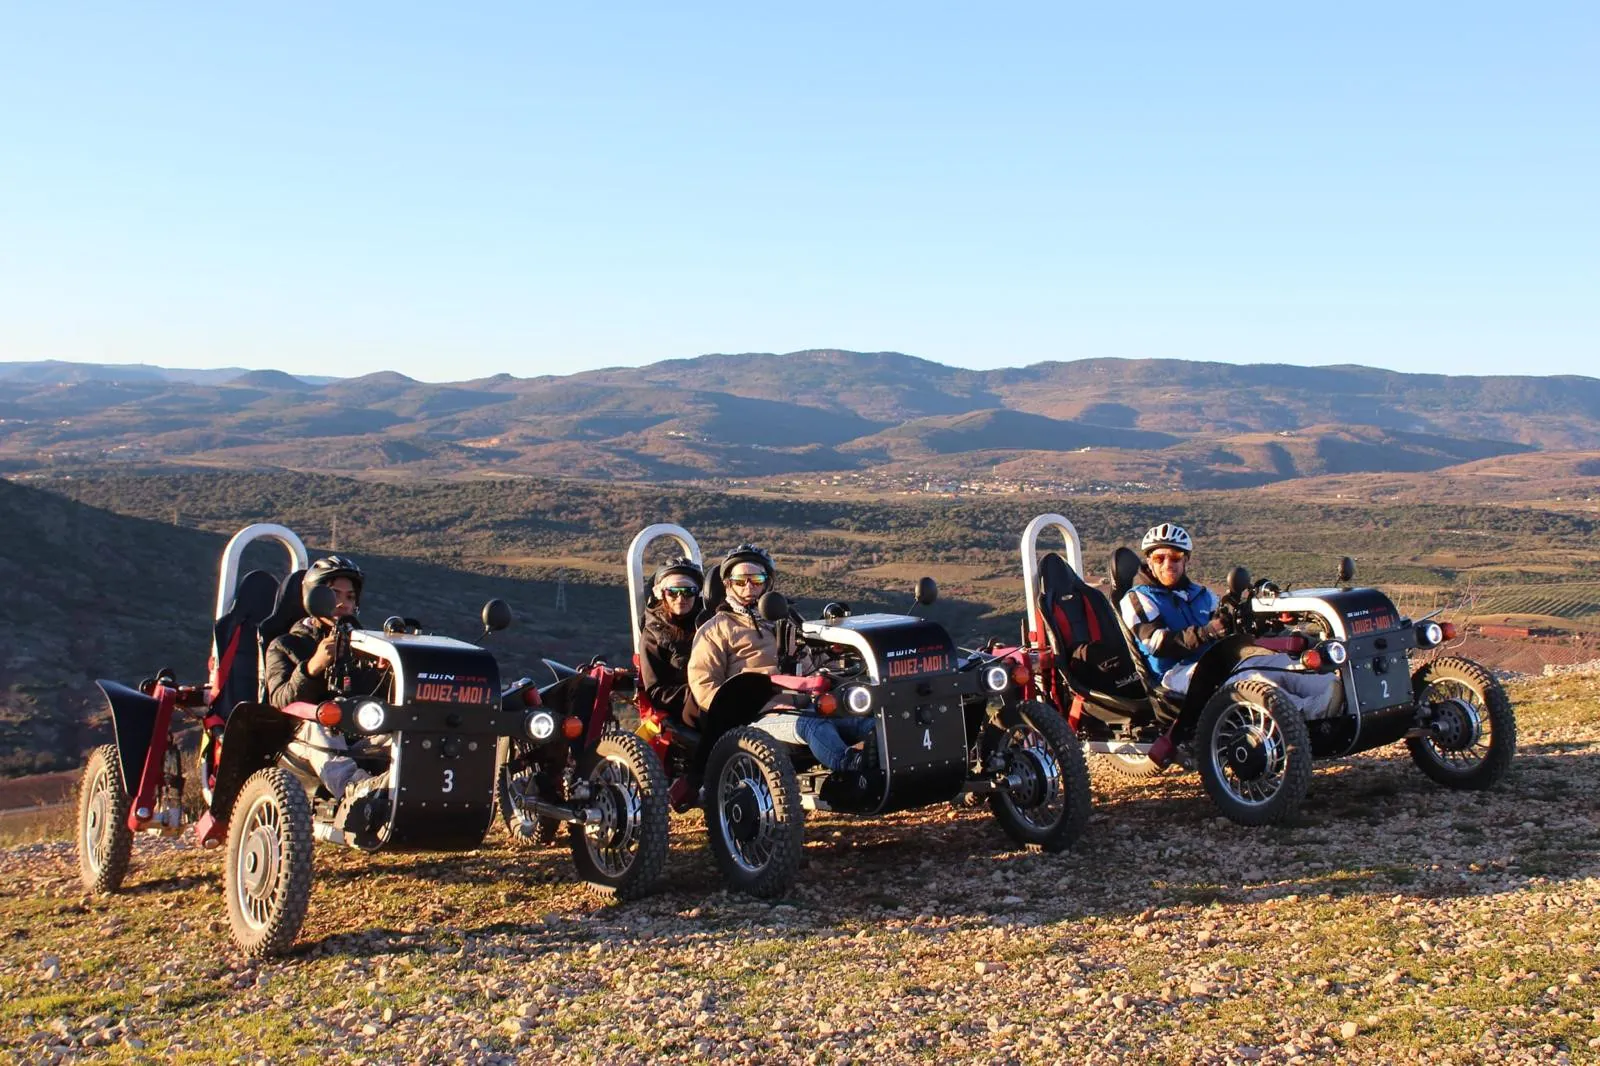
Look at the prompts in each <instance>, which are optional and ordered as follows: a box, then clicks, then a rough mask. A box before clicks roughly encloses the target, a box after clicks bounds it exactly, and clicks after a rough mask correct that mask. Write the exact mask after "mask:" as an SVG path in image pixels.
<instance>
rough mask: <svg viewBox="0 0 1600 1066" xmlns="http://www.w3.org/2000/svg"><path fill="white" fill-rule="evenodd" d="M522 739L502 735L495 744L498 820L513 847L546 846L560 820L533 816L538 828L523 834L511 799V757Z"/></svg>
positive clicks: (558, 830)
mask: <svg viewBox="0 0 1600 1066" xmlns="http://www.w3.org/2000/svg"><path fill="white" fill-rule="evenodd" d="M521 743H522V742H521V741H519V740H516V739H515V738H513V737H501V738H500V741H499V744H498V745H497V750H496V753H495V769H494V800H495V810H496V811H498V812H499V815H500V821H501V823H502V824H503V825H504V826H505V827H506V836H508V837H509V838H511V845H512V847H516V848H544V847H549V846H550V845H551V844H554V843H555V842H556V838H557V837H559V836H560V835H561V823H560V822H558V821H557V820H556V819H554V818H542V817H541V818H536V819H534V822H535V824H536V825H537V828H536V829H535V830H534V833H533V836H531V837H529V836H523V835H522V828H521V823H522V819H521V818H520V817H519V816H518V814H517V811H516V807H515V805H514V804H513V803H512V802H511V760H512V759H513V758H514V757H515V756H516V753H517V750H518V746H519V745H520V744H521Z"/></svg>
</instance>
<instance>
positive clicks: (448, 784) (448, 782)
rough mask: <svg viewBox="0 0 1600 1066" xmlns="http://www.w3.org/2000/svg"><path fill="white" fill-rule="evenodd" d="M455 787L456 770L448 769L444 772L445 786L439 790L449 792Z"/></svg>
mask: <svg viewBox="0 0 1600 1066" xmlns="http://www.w3.org/2000/svg"><path fill="white" fill-rule="evenodd" d="M455 787H456V772H455V771H454V770H446V771H445V772H444V785H443V787H441V788H440V789H439V791H440V792H449V791H450V790H451V789H453V788H455Z"/></svg>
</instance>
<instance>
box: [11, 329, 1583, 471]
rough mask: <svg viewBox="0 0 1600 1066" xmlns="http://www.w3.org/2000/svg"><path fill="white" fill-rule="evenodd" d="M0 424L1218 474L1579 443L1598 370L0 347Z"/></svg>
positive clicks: (350, 447) (762, 467) (869, 463)
mask: <svg viewBox="0 0 1600 1066" xmlns="http://www.w3.org/2000/svg"><path fill="white" fill-rule="evenodd" d="M0 420H3V421H0V464H4V466H5V468H7V469H13V470H19V469H29V468H35V467H43V466H50V465H60V464H63V463H75V462H89V463H95V464H99V463H103V462H105V461H108V460H122V461H131V462H135V463H142V464H172V463H182V464H198V465H206V466H228V467H250V468H270V467H284V468H291V469H302V470H317V471H336V472H344V473H364V472H377V471H381V472H385V473H388V474H393V475H402V476H416V477H446V476H456V475H461V474H466V473H482V472H490V473H497V474H537V475H554V476H566V477H599V478H612V479H626V480H641V481H661V480H714V481H715V480H727V479H762V478H774V477H786V476H793V475H812V474H832V475H849V476H851V477H854V478H857V479H859V478H875V479H886V480H892V479H899V480H901V481H914V480H917V479H919V478H923V479H928V480H937V479H965V478H975V477H982V478H996V479H1010V480H1027V479H1036V480H1037V479H1042V480H1044V481H1046V482H1049V483H1051V484H1053V485H1054V487H1057V488H1065V489H1071V488H1073V487H1075V486H1078V485H1088V486H1093V485H1101V486H1104V487H1116V486H1117V485H1126V484H1128V483H1142V484H1147V485H1150V486H1151V487H1171V486H1192V487H1236V486H1248V485H1257V484H1265V483H1268V482H1275V481H1284V480H1288V479H1293V478H1299V477H1305V476H1314V475H1331V474H1352V473H1361V472H1404V471H1411V472H1415V471H1428V470H1437V469H1442V468H1445V467H1450V466H1455V465H1457V464H1461V463H1466V462H1472V461H1477V460H1483V459H1488V458H1492V457H1495V456H1504V455H1511V454H1514V453H1519V452H1529V451H1569V450H1588V449H1600V380H1597V379H1594V378H1587V377H1575V376H1568V377H1527V376H1509V375H1508V376H1503V377H1502V376H1495V377H1467V376H1460V377H1456V376H1446V375H1437V374H1426V375H1424V374H1401V373H1396V372H1393V371H1387V370H1377V369H1373V368H1370V367H1361V366H1337V367H1294V366H1282V365H1256V366H1236V365H1232V364H1224V363H1197V362H1184V361H1177V360H1119V359H1088V360H1078V361H1074V362H1052V363H1039V364H1035V365H1033V366H1028V367H1020V368H1010V369H1001V370H989V371H976V370H963V369H959V368H955V367H948V366H943V365H941V364H939V363H933V362H929V361H928V360H925V359H918V358H915V357H912V356H908V355H901V354H899V353H894V352H874V353H861V352H847V351H831V350H829V351H804V352H792V353H789V354H786V355H772V354H745V355H706V356H701V357H699V358H695V359H675V360H668V361H665V362H660V363H655V364H652V365H649V366H644V367H636V368H620V369H608V370H595V371H588V372H584V373H579V374H572V375H568V376H544V377H535V378H516V377H513V376H511V375H509V374H500V375H496V376H494V377H490V378H483V379H479V380H474V381H463V382H454V383H449V384H433V383H425V382H419V381H414V380H412V379H411V378H408V377H406V376H404V375H402V374H397V373H392V372H391V373H379V374H369V375H367V376H365V377H359V378H345V379H331V378H317V379H307V378H299V377H293V376H290V375H288V374H285V373H282V372H279V371H272V370H256V371H245V370H239V369H224V370H164V369H162V368H158V367H150V366H132V367H128V366H96V365H86V364H70V363H9V364H8V363H0Z"/></svg>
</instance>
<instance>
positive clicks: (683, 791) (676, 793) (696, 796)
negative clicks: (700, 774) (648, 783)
mask: <svg viewBox="0 0 1600 1066" xmlns="http://www.w3.org/2000/svg"><path fill="white" fill-rule="evenodd" d="M667 802H668V803H669V804H671V805H672V809H673V810H675V811H677V812H678V813H679V814H682V813H683V812H684V811H686V810H688V809H689V808H690V807H693V806H695V805H696V804H698V803H699V802H700V782H698V781H694V780H691V779H690V778H689V777H688V776H684V777H680V778H678V779H677V780H676V781H674V782H673V783H672V787H671V788H669V789H667Z"/></svg>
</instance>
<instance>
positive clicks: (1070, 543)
mask: <svg viewBox="0 0 1600 1066" xmlns="http://www.w3.org/2000/svg"><path fill="white" fill-rule="evenodd" d="M1047 529H1055V530H1058V531H1060V533H1061V539H1062V541H1063V542H1064V543H1065V545H1066V549H1067V565H1068V566H1070V567H1072V569H1073V570H1075V571H1077V573H1078V576H1079V577H1083V576H1084V573H1083V542H1082V541H1080V540H1079V539H1078V530H1077V528H1076V527H1075V526H1074V525H1073V524H1072V523H1071V522H1069V521H1068V520H1067V519H1066V517H1065V516H1063V515H1058V514H1042V515H1039V516H1038V517H1037V518H1035V519H1034V520H1033V521H1031V522H1029V523H1028V527H1027V528H1026V529H1024V530H1023V531H1022V595H1023V603H1024V610H1025V611H1026V612H1027V617H1028V625H1029V627H1030V628H1032V629H1034V630H1038V629H1040V628H1041V627H1040V624H1039V619H1038V617H1037V615H1038V613H1039V534H1041V533H1043V532H1044V531H1045V530H1047Z"/></svg>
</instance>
